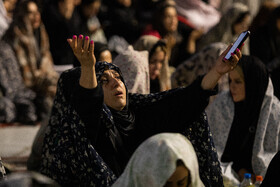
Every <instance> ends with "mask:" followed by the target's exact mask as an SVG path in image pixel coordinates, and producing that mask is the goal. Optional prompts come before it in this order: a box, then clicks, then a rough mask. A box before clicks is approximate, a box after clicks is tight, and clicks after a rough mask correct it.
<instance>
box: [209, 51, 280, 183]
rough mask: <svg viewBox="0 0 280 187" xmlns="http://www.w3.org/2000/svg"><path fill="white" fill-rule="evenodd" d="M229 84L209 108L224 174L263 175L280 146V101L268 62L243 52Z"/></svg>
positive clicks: (241, 176) (210, 121)
mask: <svg viewBox="0 0 280 187" xmlns="http://www.w3.org/2000/svg"><path fill="white" fill-rule="evenodd" d="M229 87H230V91H227V92H224V93H221V94H220V95H218V96H217V97H216V99H215V100H214V101H213V103H211V105H210V106H209V107H208V108H207V110H206V112H207V116H208V120H209V125H210V129H211V131H212V134H213V138H214V142H215V146H216V148H217V152H218V156H219V160H220V161H221V162H222V166H223V167H224V168H223V169H224V172H226V173H224V175H225V177H227V178H230V179H232V180H235V181H236V182H238V181H237V180H236V179H238V180H239V181H241V180H242V178H243V174H244V173H253V174H255V175H262V176H264V174H265V172H266V169H267V167H268V164H269V162H270V160H271V159H272V157H273V155H274V154H275V153H276V152H277V151H278V150H279V145H280V142H279V140H280V138H279V133H280V132H279V129H280V128H279V127H280V102H279V100H278V99H277V98H276V97H275V96H274V95H273V86H272V83H271V80H270V78H269V74H268V71H267V69H266V67H265V65H264V64H263V63H262V62H261V61H260V60H259V59H258V58H256V57H253V56H245V55H244V56H243V57H242V58H241V60H240V62H239V64H238V66H237V68H235V70H233V71H231V72H229ZM231 169H233V171H232V172H231ZM231 174H234V175H235V176H236V174H238V176H236V177H233V176H231Z"/></svg>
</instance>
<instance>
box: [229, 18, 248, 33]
mask: <svg viewBox="0 0 280 187" xmlns="http://www.w3.org/2000/svg"><path fill="white" fill-rule="evenodd" d="M250 23H251V16H250V15H249V14H247V15H246V16H245V17H244V18H243V20H242V21H241V22H239V23H236V24H235V25H234V26H233V30H234V34H237V35H239V34H241V33H242V32H243V31H246V30H248V29H249V26H250Z"/></svg>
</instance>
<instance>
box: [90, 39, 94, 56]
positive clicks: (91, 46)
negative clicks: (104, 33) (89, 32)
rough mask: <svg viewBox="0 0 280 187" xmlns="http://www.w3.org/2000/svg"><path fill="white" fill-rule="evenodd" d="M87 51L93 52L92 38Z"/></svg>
mask: <svg viewBox="0 0 280 187" xmlns="http://www.w3.org/2000/svg"><path fill="white" fill-rule="evenodd" d="M89 52H90V53H93V52H94V42H93V40H91V41H90V45H89Z"/></svg>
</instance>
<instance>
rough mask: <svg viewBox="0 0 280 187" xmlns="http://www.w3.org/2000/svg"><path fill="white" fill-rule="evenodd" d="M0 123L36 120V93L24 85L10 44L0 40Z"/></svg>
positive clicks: (31, 121)
mask: <svg viewBox="0 0 280 187" xmlns="http://www.w3.org/2000/svg"><path fill="white" fill-rule="evenodd" d="M0 49H1V50H0V123H13V122H19V123H23V124H34V123H35V122H38V117H37V116H38V113H39V111H40V110H39V109H38V108H40V107H39V106H38V105H36V102H35V100H36V93H35V92H33V91H32V90H31V89H29V88H27V87H26V86H25V85H24V82H23V79H22V76H21V73H20V67H19V64H18V61H17V59H16V56H15V53H14V51H13V49H12V47H11V46H10V45H8V44H7V43H6V42H4V41H2V40H1V41H0Z"/></svg>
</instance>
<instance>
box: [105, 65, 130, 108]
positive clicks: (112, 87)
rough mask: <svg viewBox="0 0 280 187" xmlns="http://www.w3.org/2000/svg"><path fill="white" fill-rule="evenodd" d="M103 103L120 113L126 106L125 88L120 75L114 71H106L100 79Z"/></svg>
mask: <svg viewBox="0 0 280 187" xmlns="http://www.w3.org/2000/svg"><path fill="white" fill-rule="evenodd" d="M100 81H101V84H102V88H103V93H104V102H105V104H106V105H107V106H109V107H111V108H113V109H115V110H118V111H121V110H122V109H123V108H124V107H125V105H126V88H125V85H124V83H123V82H122V80H121V77H120V74H119V73H118V72H116V71H115V70H106V71H104V73H103V75H102V76H101V78H100Z"/></svg>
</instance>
